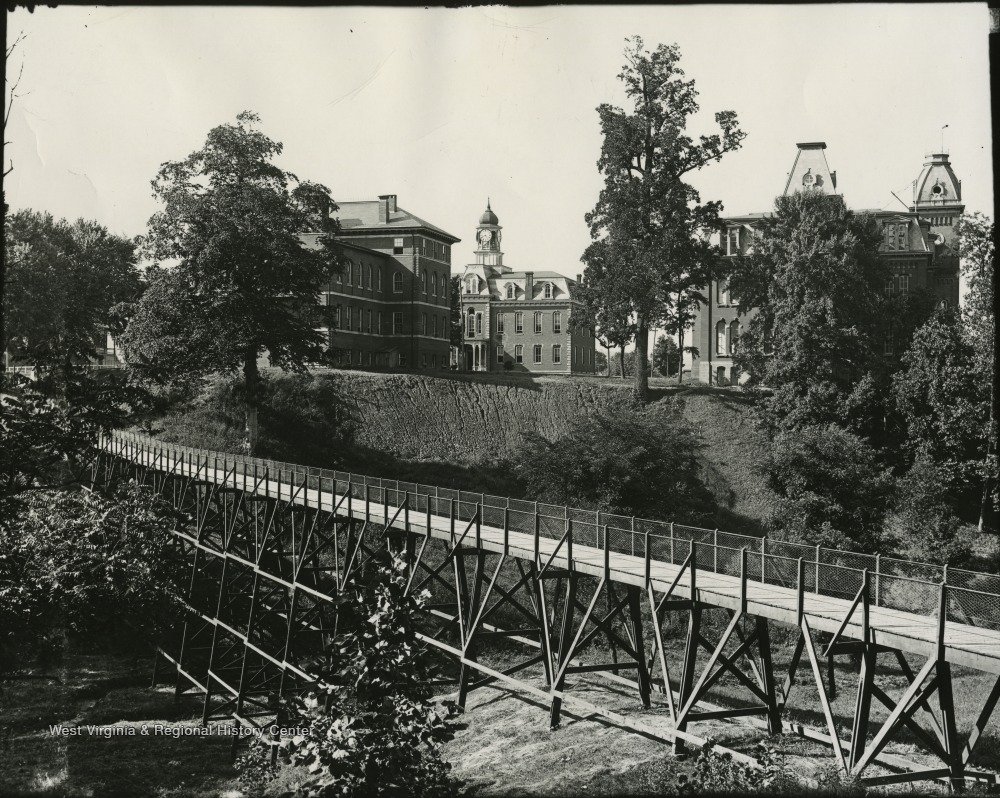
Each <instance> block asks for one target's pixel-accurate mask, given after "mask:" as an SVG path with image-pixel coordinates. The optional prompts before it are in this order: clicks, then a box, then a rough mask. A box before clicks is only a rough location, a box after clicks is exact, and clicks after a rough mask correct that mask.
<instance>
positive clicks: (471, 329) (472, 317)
mask: <svg viewBox="0 0 1000 798" xmlns="http://www.w3.org/2000/svg"><path fill="white" fill-rule="evenodd" d="M475 334H476V311H475V310H474V309H472V308H469V314H468V316H467V317H466V322H465V337H466V338H472V336H474V335H475Z"/></svg>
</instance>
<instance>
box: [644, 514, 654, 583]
mask: <svg viewBox="0 0 1000 798" xmlns="http://www.w3.org/2000/svg"><path fill="white" fill-rule="evenodd" d="M644 546H645V553H646V581H645V582H643V585H645V586H646V587H649V572H650V567H651V565H652V559H653V558H652V554H651V553H650V551H649V527H648V526H647V527H646V539H645V541H644Z"/></svg>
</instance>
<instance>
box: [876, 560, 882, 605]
mask: <svg viewBox="0 0 1000 798" xmlns="http://www.w3.org/2000/svg"><path fill="white" fill-rule="evenodd" d="M881 588H882V555H881V554H876V555H875V606H876V607H878V606H880V605H881V596H882V589H881Z"/></svg>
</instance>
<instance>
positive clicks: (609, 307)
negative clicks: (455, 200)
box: [582, 36, 745, 401]
mask: <svg viewBox="0 0 1000 798" xmlns="http://www.w3.org/2000/svg"><path fill="white" fill-rule="evenodd" d="M625 61H626V62H625V65H624V67H623V69H622V72H621V74H619V76H618V77H619V79H620V80H621V81H622V83H623V84H624V87H625V94H626V96H627V98H628V100H629V103H630V107H629V108H628V109H623V108H619V107H616V106H614V105H611V104H607V103H605V104H603V105H601V106H599V107H598V109H597V113H598V116H599V117H600V123H601V133H602V135H603V144H602V146H601V156H600V159H599V160H598V162H597V167H598V169H599V170H600V172H601V174H602V176H603V177H604V187H603V188H602V189H601V192H600V195H599V196H598V199H597V203H596V205H595V206H594V209H593V210H592V211H591V212H590V213H588V214H587V216H586V221H587V224H588V225H589V226H590V233H591V238H592V239H593V242H592V243H591V244H590V246H588V247H587V249H586V251H585V252H584V254H583V258H582V260H583V262H584V263H585V264H586V269H587V270H586V277H585V283H586V286H587V288H586V290H585V291H584V292H583V295H584V298H585V301H587V303H588V304H589V305H590V306H591V308H592V310H593V311H594V315H595V317H596V319H597V324H598V328H599V329H601V328H602V324H606V323H607V322H608V320H609V319H617V320H618V321H619V322H624V321H625V320H629V321H630V322H633V323H634V325H635V327H634V331H632V330H629V331H628V332H631V333H632V334H633V335H634V336H635V339H636V346H637V348H638V350H639V351H640V353H641V357H640V364H641V367H640V368H639V369H637V370H636V383H635V385H636V387H635V394H636V398H637V399H639V400H641V401H645V400H646V398H647V393H648V369H647V368H646V367H645V365H644V364H645V360H646V357H647V355H648V334H649V330H650V328H651V327H654V326H656V325H657V324H659V323H661V322H663V321H665V320H666V319H667V318H668V316H669V309H670V308H671V307H672V305H673V303H674V301H675V300H674V298H675V297H676V295H677V294H678V293H681V294H684V293H687V292H689V291H696V290H697V289H698V287H699V286H704V285H707V284H708V283H709V281H710V279H711V278H712V276H713V275H714V274H715V273H716V271H717V270H718V268H719V261H718V258H717V257H716V255H717V251H716V249H715V248H714V247H712V246H711V245H710V244H709V241H708V233H709V232H711V231H712V230H714V229H715V228H716V227H717V225H718V214H719V210H720V209H721V204H720V203H718V202H707V203H702V202H701V197H700V195H699V193H698V192H697V191H696V190H695V189H694V187H693V186H691V185H690V184H689V183H687V182H685V176H687V175H688V174H690V173H691V172H693V171H697V170H698V169H701V168H702V167H703V166H705V165H707V164H709V163H711V162H713V161H718V160H720V159H721V158H722V156H723V155H724V154H725V153H727V152H731V151H732V150H735V149H738V148H739V147H740V146H741V144H742V141H743V139H744V137H745V134H744V133H743V131H741V130H740V128H739V124H738V122H737V119H736V114H735V113H734V112H733V111H720V112H718V113H716V114H715V121H716V123H717V124H718V126H719V132H718V133H713V134H711V135H703V136H699V137H698V140H697V141H696V140H695V139H694V138H692V137H691V136H690V135H689V134H688V133H687V125H688V121H689V119H690V117H692V116H693V115H694V114H696V113H697V112H698V110H699V106H698V103H697V96H698V92H697V91H696V90H695V87H694V81H693V80H690V79H687V78H685V76H684V72H683V70H682V69H681V68H680V66H679V63H680V50H679V48H678V47H677V46H676V45H663V44H661V45H659V46H658V47H657V48H656V49H655V50H654V51H652V52H650V51H648V50H646V49H645V46H644V44H643V41H642V38H641V37H639V36H635V37H633V38H632V39H630V40H629V42H628V45H627V47H626V50H625ZM602 309H606V312H605V313H604V317H602ZM603 329H605V330H607V327H603ZM626 329H627V328H626ZM615 343H619V342H617V341H616V342H615Z"/></svg>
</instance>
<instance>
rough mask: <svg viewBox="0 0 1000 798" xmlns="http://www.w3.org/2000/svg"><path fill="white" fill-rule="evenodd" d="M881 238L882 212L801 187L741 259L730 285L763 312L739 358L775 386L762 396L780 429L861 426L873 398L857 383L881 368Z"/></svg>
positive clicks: (747, 330)
mask: <svg viewBox="0 0 1000 798" xmlns="http://www.w3.org/2000/svg"><path fill="white" fill-rule="evenodd" d="M880 240H881V238H880V235H879V231H878V228H877V225H876V223H875V221H874V219H873V218H871V217H868V216H864V215H856V214H854V213H852V212H851V211H849V210H848V209H847V207H846V206H845V204H844V201H843V198H842V197H839V196H831V195H824V194H819V193H816V192H796V193H795V194H793V195H791V196H783V197H778V198H777V200H776V201H775V211H774V214H773V216H771V217H765V218H763V219H762V220H761V221H760V225H759V227H758V230H757V233H756V235H755V238H754V241H753V254H752V255H750V256H747V257H744V258H740V259H738V262H737V265H736V267H735V269H734V272H733V274H732V276H731V279H730V288H731V290H732V292H733V293H734V294H735V295H737V296H739V299H740V305H741V306H742V307H753V308H757V309H758V313H757V315H756V316H754V317H753V318H752V319H751V320H750V321H749V323H748V324H746V325H745V326H744V330H743V332H742V334H741V335H740V346H739V350H738V352H737V354H736V356H735V358H734V362H735V365H736V367H737V368H738V369H739V370H740V371H742V372H745V373H747V374H748V375H749V380H748V385H749V386H750V387H753V386H755V385H766V386H768V387H769V388H770V389H771V390H772V392H773V393H772V394H771V395H770V396H768V397H766V398H765V399H764V401H763V408H764V411H765V420H766V421H767V423H768V425H769V426H770V427H771V428H772V430H773V429H786V430H787V429H799V428H803V427H809V426H814V425H822V424H830V423H837V424H841V425H844V426H848V425H850V426H852V427H854V426H855V424H856V421H857V419H856V418H855V419H852V418H850V416H851V415H852V411H856V409H857V408H863V407H865V406H866V404H867V403H868V402H869V401H870V396H868V395H866V396H865V397H864V398H863V399H859V398H858V397H856V396H854V397H852V393H853V392H854V391H855V389H857V388H858V387H859V385H861V384H862V381H863V380H864V378H865V376H866V375H867V374H869V373H871V372H873V371H878V370H879V369H878V368H877V367H878V363H879V354H878V349H877V347H876V342H878V341H881V338H882V336H881V335H880V328H879V318H880V314H881V312H882V309H883V308H882V304H883V296H884V291H883V289H884V286H885V282H886V277H887V274H888V272H887V268H888V267H887V266H885V265H884V264H883V263H882V262H881V261H880V260H879V258H878V247H879V242H880ZM772 346H774V348H775V352H774V355H773V356H772V354H771V347H772ZM871 387H872V383H871V382H868V383H866V384H865V385H863V386H862V390H863V391H870V389H871ZM863 424H864V422H862V425H863Z"/></svg>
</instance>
